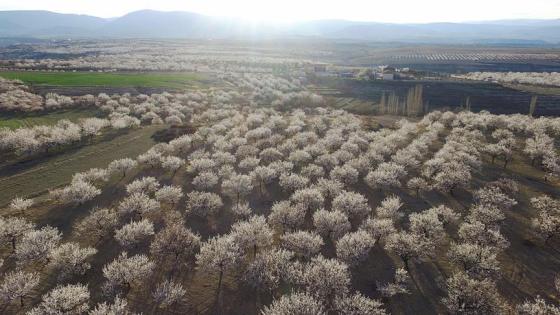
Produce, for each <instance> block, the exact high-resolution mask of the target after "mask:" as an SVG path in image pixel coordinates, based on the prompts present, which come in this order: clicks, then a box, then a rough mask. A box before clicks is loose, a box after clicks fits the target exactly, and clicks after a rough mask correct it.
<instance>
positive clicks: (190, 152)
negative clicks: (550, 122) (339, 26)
mask: <svg viewBox="0 0 560 315" xmlns="http://www.w3.org/2000/svg"><path fill="white" fill-rule="evenodd" d="M214 96H215V95H213V94H209V95H205V96H202V99H201V100H199V102H198V104H203V103H206V102H205V101H206V100H207V99H212V98H213V97H214ZM486 115H488V114H486V113H482V114H470V113H464V114H463V113H461V114H454V113H440V112H434V113H432V114H430V115H427V116H426V117H425V118H424V119H422V120H421V121H419V122H418V123H410V122H407V121H400V122H399V123H397V124H396V128H395V129H383V130H380V131H365V130H364V129H363V128H362V126H361V121H360V120H359V118H357V117H356V116H353V115H350V114H348V113H345V112H343V111H335V110H325V109H321V108H317V109H314V110H310V111H309V112H308V113H306V112H304V111H302V110H293V111H291V112H287V113H281V112H278V111H276V110H273V109H271V108H260V109H255V108H250V107H234V106H225V107H223V106H220V107H218V106H209V105H208V107H203V106H200V107H196V108H194V109H193V112H192V114H191V115H190V120H191V122H192V123H193V124H197V125H200V126H201V127H200V128H199V129H198V130H197V131H196V132H195V133H194V134H192V135H185V136H181V137H179V138H176V139H174V140H172V141H170V142H169V143H160V144H158V145H156V146H154V147H153V148H151V149H150V150H149V151H148V152H146V153H144V154H141V155H140V156H138V157H137V159H136V160H133V159H122V160H116V161H113V162H112V163H110V164H109V165H108V167H107V169H92V170H89V171H86V172H82V173H79V174H76V175H75V176H74V178H73V179H72V182H71V184H70V185H68V186H66V187H63V188H61V189H58V190H55V191H53V192H52V197H53V198H52V199H53V200H55V201H57V202H63V203H76V204H82V206H81V207H83V204H84V203H85V202H86V201H91V200H93V201H94V202H95V201H97V199H96V198H97V196H99V195H100V194H101V192H102V190H103V189H105V188H104V187H103V183H104V182H106V180H107V179H108V178H109V176H118V177H120V178H125V181H128V182H127V184H126V185H125V186H123V188H122V189H121V188H119V186H118V187H116V188H115V187H109V189H116V190H115V191H114V192H116V193H113V194H112V195H116V196H119V199H117V200H112V202H111V203H110V205H108V206H107V207H103V208H94V209H92V210H91V212H90V213H89V214H88V215H86V216H85V217H83V218H80V220H79V222H76V225H75V231H76V232H77V233H75V234H76V235H81V236H82V237H80V238H78V237H77V236H76V235H74V236H71V237H70V239H68V240H67V241H65V242H62V241H61V234H60V232H59V231H58V230H57V229H55V228H52V227H48V226H43V227H36V226H35V225H34V224H33V223H31V222H28V221H27V220H25V219H22V218H20V217H9V218H2V221H0V231H1V233H0V236H1V237H2V240H3V241H4V242H6V244H7V245H11V246H12V248H13V249H14V250H13V254H12V255H10V256H8V257H7V258H6V260H7V262H8V263H9V265H10V266H12V260H13V261H15V262H14V264H13V265H17V266H20V269H19V270H13V271H10V272H8V273H7V274H6V276H5V280H4V282H3V283H2V284H1V285H0V296H8V297H9V298H6V299H5V301H6V304H7V305H10V307H11V308H12V309H13V307H15V306H14V304H16V303H17V302H18V301H16V300H17V299H19V300H20V301H19V302H21V299H23V300H24V302H25V300H27V299H28V298H29V297H30V296H31V294H32V292H34V291H33V289H34V288H36V287H37V286H38V285H39V284H40V283H42V282H43V281H44V279H45V278H46V277H48V276H49V275H52V274H55V275H57V276H58V275H65V276H63V277H61V278H60V279H59V286H57V287H54V288H51V287H49V288H48V289H47V290H48V291H47V292H45V294H44V295H43V296H42V298H41V302H40V303H38V305H37V306H36V307H35V308H34V309H33V310H32V311H31V312H34V313H32V314H49V312H51V313H53V312H54V313H56V312H61V313H68V312H70V311H69V310H80V311H81V312H86V311H88V310H90V309H92V307H91V305H92V303H91V302H90V299H91V296H90V290H96V289H102V290H103V292H104V293H105V294H106V299H107V300H106V301H105V302H102V303H100V304H98V305H97V306H95V308H93V310H91V311H90V312H91V313H92V314H100V312H103V311H106V312H108V310H120V311H121V312H122V311H123V310H124V309H126V308H127V307H128V306H127V305H126V301H127V298H129V297H130V296H135V297H138V296H142V297H146V298H147V299H149V300H147V301H150V303H151V304H152V305H154V306H155V307H156V308H157V309H159V310H163V309H165V308H169V307H176V306H178V307H180V306H181V305H182V304H184V303H185V300H186V296H187V295H188V294H189V290H190V289H191V288H190V285H191V282H190V281H189V280H188V279H189V278H191V279H192V278H193V277H194V278H196V277H205V279H215V281H216V283H215V287H216V301H217V305H218V306H217V307H218V308H217V310H223V309H224V306H223V305H222V303H223V300H224V299H223V295H224V294H225V292H224V286H228V285H229V284H228V283H231V278H233V279H235V280H234V281H239V282H240V283H242V286H243V287H242V288H244V287H248V288H252V289H254V290H255V296H256V297H258V298H259V299H260V298H265V297H266V298H269V299H270V298H272V299H273V302H272V303H271V304H270V305H267V306H263V307H261V306H260V305H259V307H260V308H261V311H262V313H263V314H294V313H295V314H301V313H304V314H305V313H310V314H326V313H329V312H331V313H332V312H336V313H341V314H385V313H386V310H384V307H383V304H382V303H381V301H380V300H377V299H373V298H371V297H366V296H364V295H362V294H361V293H359V292H357V291H355V290H353V288H352V286H351V283H352V279H353V277H357V276H359V274H357V272H358V270H359V267H360V265H362V264H363V263H364V261H365V260H367V259H372V258H371V255H370V254H371V253H372V251H374V250H375V251H385V252H387V253H389V254H390V255H392V257H395V258H399V259H400V260H401V263H398V264H397V265H396V266H390V268H391V269H393V270H394V272H395V273H394V277H393V279H392V280H391V281H389V282H387V283H379V284H376V285H377V288H378V291H379V295H378V297H379V298H383V299H384V301H385V302H387V301H391V298H392V297H393V296H395V295H398V294H409V293H415V294H421V292H422V290H421V288H422V283H421V281H420V280H419V278H418V277H417V272H418V271H417V269H416V268H414V266H415V265H416V264H417V263H419V262H430V261H433V260H436V259H438V260H439V259H448V262H450V263H451V266H453V269H452V270H453V274H451V275H450V276H449V277H448V279H447V293H446V294H445V296H442V304H443V305H445V306H446V307H447V308H448V310H449V312H451V313H454V314H462V313H473V314H494V313H501V312H502V311H504V310H506V309H507V308H512V307H510V306H508V305H507V303H505V300H504V299H503V298H502V297H501V296H500V294H499V291H498V290H497V289H496V284H495V283H496V281H497V280H498V279H500V264H499V259H498V256H499V253H500V252H501V251H503V250H504V249H505V248H507V246H508V244H509V243H508V241H507V239H506V238H505V237H504V235H503V234H502V233H501V229H500V226H501V223H502V222H503V221H504V219H505V217H506V215H507V213H508V212H509V211H512V210H511V209H512V208H513V207H514V206H515V205H516V203H517V202H516V200H515V198H514V197H515V196H516V193H517V191H518V188H517V186H516V184H515V182H513V181H511V180H499V181H496V182H491V183H488V184H487V185H485V186H484V187H482V188H480V189H478V190H476V191H475V192H474V194H473V197H474V203H473V204H472V205H470V206H469V208H468V213H467V214H465V215H461V214H460V213H459V212H458V211H456V210H454V209H452V208H450V207H448V206H446V205H434V206H430V207H428V208H427V209H423V210H421V211H417V212H411V211H410V210H408V209H407V208H408V207H407V205H405V204H404V202H403V200H402V199H401V198H400V197H398V196H397V195H393V193H401V191H400V190H399V188H400V187H402V186H403V185H404V184H406V185H407V186H408V187H410V188H411V189H413V190H416V191H426V190H436V191H438V192H440V193H450V194H452V193H454V192H455V191H457V190H461V189H463V190H464V189H469V188H470V183H471V179H472V177H473V174H474V173H475V172H476V171H477V170H478V168H479V166H480V165H481V152H482V151H483V148H484V147H485V146H487V145H488V144H487V143H486V141H484V139H485V137H484V134H483V133H482V132H481V131H480V128H479V127H478V126H477V124H478V122H479V121H483V122H485V123H486V124H488V120H490V119H491V117H492V116H489V117H485V116H486ZM473 116H479V117H477V118H475V117H473ZM449 129H450V130H449ZM485 131H486V130H485ZM444 133H446V134H447V136H446V137H445V139H441V136H442V135H443V134H444ZM505 134H506V133H504V132H503V131H500V132H496V131H494V132H493V136H492V141H494V139H495V140H498V139H507V138H508V137H506V135H505ZM438 140H444V144H443V146H441V148H440V149H439V150H438V151H437V152H436V153H435V154H434V155H433V156H431V155H430V154H431V152H433V146H434V145H436V143H437V142H439V141H438ZM498 141H499V140H498ZM418 168H420V169H421V170H420V172H418V171H417V169H418ZM143 172H146V173H149V174H150V176H142V173H143ZM134 174H140V175H137V176H135V177H134V178H132V179H130V176H128V175H134ZM156 174H157V175H156ZM127 178H128V179H127ZM164 180H165V182H166V183H168V184H162V182H163V181H164ZM364 187H370V189H368V188H366V189H364ZM381 193H383V197H382V198H381V199H379V200H376V199H377V198H375V197H373V196H375V194H381ZM543 198H544V197H543ZM263 199H267V200H270V201H272V206H271V207H270V209H268V208H267V207H263V206H262V205H261V203H260V202H259V200H263ZM550 200H552V199H550V198H549V199H546V198H545V199H539V200H537V201H534V202H533V203H534V205H535V208H537V209H539V212H538V213H539V216H538V217H537V218H536V219H535V223H534V224H535V225H534V226H535V231H536V232H539V233H541V231H549V232H550V231H556V230H555V228H554V225H551V224H550V222H556V221H557V218H556V217H557V216H558V214H557V213H555V209H556V208H557V204H556V201H550ZM29 207H33V205H32V203H31V202H30V201H28V200H25V199H16V200H14V202H13V203H12V208H13V209H14V211H20V212H24V211H28V210H27V209H28V208H29ZM541 209H542V210H541ZM226 218H231V222H232V223H231V225H230V224H228V222H229V220H225V219H226ZM551 218H552V219H551ZM195 221H197V222H203V223H204V225H205V226H204V227H202V228H200V227H199V226H197V225H194V224H192V222H195ZM217 221H220V224H216V223H215V222H217ZM224 225H225V226H224ZM13 226H17V228H15V230H16V231H19V232H18V233H7V232H4V231H13V230H14V228H11V227H13ZM452 231H457V232H456V233H455V232H452ZM203 234H204V235H205V236H204V237H203V236H201V235H203ZM543 235H545V234H543ZM555 235H556V234H552V236H551V237H554V236H555ZM551 237H549V238H551ZM111 239H114V240H115V242H114V243H113V242H111V241H110V240H111ZM78 240H80V243H79V244H78V243H77V241H78ZM111 244H114V245H111ZM101 245H103V247H101ZM105 246H112V247H111V249H116V250H117V252H119V253H118V255H111V256H110V257H109V258H108V260H107V261H102V262H99V263H96V264H93V262H92V259H91V258H92V257H93V256H95V255H98V254H97V253H96V252H95V251H96V248H97V249H100V248H104V249H105V248H107V247H105ZM57 255H62V256H64V257H71V258H72V259H67V260H63V261H64V262H65V263H63V265H64V268H62V270H63V271H59V269H57V268H55V267H54V265H52V264H53V261H57V260H60V259H55V258H54V257H55V256H57ZM438 257H439V258H438ZM445 257H446V258H445ZM42 265H45V266H49V268H48V269H44V270H43V271H41V273H36V272H37V271H36V270H37V269H36V266H42ZM156 266H158V267H157V268H156ZM51 268H52V269H51ZM54 270H56V271H54ZM85 270H91V272H94V273H99V274H102V275H103V277H104V281H103V284H102V287H98V286H96V285H95V284H91V285H92V286H93V287H89V288H88V287H87V286H86V285H85V283H81V281H83V280H81V279H83V278H81V277H80V276H79V275H80V274H83V272H85ZM18 273H20V274H18ZM208 274H211V275H213V276H214V277H208V276H207V275H208ZM185 275H187V276H185ZM8 279H9V280H10V281H7V280H8ZM13 279H16V280H13ZM226 279H229V281H226ZM148 281H149V282H152V283H156V286H155V288H154V289H152V290H149V292H147V290H145V289H143V288H144V287H145V284H146V283H147V282H148ZM21 283H26V284H28V285H27V286H23V287H24V288H23V289H22V286H21ZM286 287H289V288H290V289H291V292H290V293H287V294H284V295H281V293H282V292H285V291H283V290H282V288H286ZM2 290H4V291H2ZM2 292H17V293H5V294H4V293H2ZM3 294H4V295H3ZM259 299H257V301H259ZM135 300H136V299H135ZM260 300H261V301H262V300H264V299H260ZM517 304H519V310H520V312H521V311H525V310H527V309H531V308H533V309H537V310H542V309H550V310H557V309H556V308H555V306H553V305H551V304H547V303H546V302H544V301H542V300H536V301H534V302H532V301H531V302H527V303H525V304H523V303H522V301H519V303H517ZM63 307H64V308H63ZM513 308H517V306H515V305H514V307H513ZM96 312H97V313H96Z"/></svg>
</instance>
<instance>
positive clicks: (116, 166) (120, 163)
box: [108, 158, 138, 178]
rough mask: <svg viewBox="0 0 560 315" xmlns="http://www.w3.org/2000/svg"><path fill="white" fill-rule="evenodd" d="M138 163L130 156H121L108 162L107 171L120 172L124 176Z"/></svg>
mask: <svg viewBox="0 0 560 315" xmlns="http://www.w3.org/2000/svg"><path fill="white" fill-rule="evenodd" d="M137 165H138V162H136V161H135V160H133V159H131V158H123V159H119V160H114V161H113V162H111V163H109V166H108V170H109V173H111V174H114V173H117V172H118V173H122V177H123V178H124V177H125V176H126V173H128V172H130V171H131V170H133V169H134V168H135V167H136V166H137Z"/></svg>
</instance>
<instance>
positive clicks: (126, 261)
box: [103, 252, 155, 297]
mask: <svg viewBox="0 0 560 315" xmlns="http://www.w3.org/2000/svg"><path fill="white" fill-rule="evenodd" d="M154 268H155V264H154V263H153V262H152V261H150V259H148V257H147V256H145V255H135V256H131V257H128V254H127V253H126V252H123V253H121V254H120V255H119V256H118V257H117V258H115V260H113V261H112V262H110V263H108V264H106V265H105V266H103V276H104V277H105V279H107V280H106V282H105V284H104V287H103V289H104V291H105V292H106V293H107V294H111V295H113V294H118V293H123V294H124V296H125V297H126V295H127V294H128V292H129V291H130V289H131V288H132V287H133V286H134V285H135V284H138V283H141V282H142V281H144V280H145V279H146V278H147V277H148V276H150V275H151V274H152V271H153V270H154Z"/></svg>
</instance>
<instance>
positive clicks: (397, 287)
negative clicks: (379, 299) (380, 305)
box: [377, 268, 410, 297]
mask: <svg viewBox="0 0 560 315" xmlns="http://www.w3.org/2000/svg"><path fill="white" fill-rule="evenodd" d="M394 279H395V280H394V281H393V282H389V283H387V284H384V285H379V284H378V285H377V288H378V290H379V292H381V295H383V296H385V297H393V296H395V295H398V294H409V293H410V290H409V289H408V284H407V282H408V281H409V279H410V277H409V275H408V271H406V270H405V269H403V268H398V269H397V270H395V277H394Z"/></svg>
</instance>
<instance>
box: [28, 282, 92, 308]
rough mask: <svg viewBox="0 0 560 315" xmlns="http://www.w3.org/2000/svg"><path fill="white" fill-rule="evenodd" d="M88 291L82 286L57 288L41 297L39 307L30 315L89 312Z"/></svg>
mask: <svg viewBox="0 0 560 315" xmlns="http://www.w3.org/2000/svg"><path fill="white" fill-rule="evenodd" d="M89 296H90V295H89V291H88V289H87V287H86V286H84V285H82V284H69V285H66V286H58V287H56V288H54V289H52V290H51V291H49V292H48V293H47V294H45V295H43V297H42V302H41V303H40V304H39V306H37V307H35V308H34V309H32V310H31V311H30V312H28V314H30V315H49V314H68V315H78V314H83V313H84V312H87V311H88V310H89V305H88V303H89Z"/></svg>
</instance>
